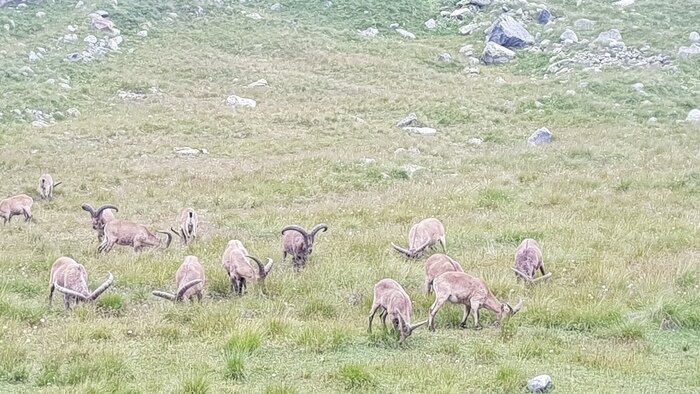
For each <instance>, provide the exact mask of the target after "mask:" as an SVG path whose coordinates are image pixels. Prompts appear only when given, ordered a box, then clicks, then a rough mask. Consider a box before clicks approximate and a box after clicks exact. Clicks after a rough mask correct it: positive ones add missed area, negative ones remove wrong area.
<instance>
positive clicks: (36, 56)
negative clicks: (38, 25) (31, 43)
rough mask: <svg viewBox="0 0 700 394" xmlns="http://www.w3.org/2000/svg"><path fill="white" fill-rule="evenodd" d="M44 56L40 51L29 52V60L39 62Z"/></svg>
mask: <svg viewBox="0 0 700 394" xmlns="http://www.w3.org/2000/svg"><path fill="white" fill-rule="evenodd" d="M41 58H42V56H41V54H39V53H36V52H34V51H31V52H29V61H30V62H38V61H39V60H41Z"/></svg>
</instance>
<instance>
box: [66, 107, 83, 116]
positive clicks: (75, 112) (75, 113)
mask: <svg viewBox="0 0 700 394" xmlns="http://www.w3.org/2000/svg"><path fill="white" fill-rule="evenodd" d="M66 113H67V114H68V115H69V116H72V117H74V118H77V117H78V116H80V111H78V109H77V108H68V110H67V111H66Z"/></svg>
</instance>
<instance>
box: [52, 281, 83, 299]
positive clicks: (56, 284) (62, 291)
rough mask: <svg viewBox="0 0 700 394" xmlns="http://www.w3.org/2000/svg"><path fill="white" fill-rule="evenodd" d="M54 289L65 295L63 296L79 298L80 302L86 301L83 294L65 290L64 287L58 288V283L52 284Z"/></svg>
mask: <svg viewBox="0 0 700 394" xmlns="http://www.w3.org/2000/svg"><path fill="white" fill-rule="evenodd" d="M54 287H55V288H56V290H58V291H60V292H61V293H63V294H65V295H69V296H73V297H75V298H80V299H81V300H82V301H87V300H88V297H85V295H84V294H81V293H78V292H77V291H75V290H71V289H66V288H65V287H62V286H60V285H59V284H58V283H54Z"/></svg>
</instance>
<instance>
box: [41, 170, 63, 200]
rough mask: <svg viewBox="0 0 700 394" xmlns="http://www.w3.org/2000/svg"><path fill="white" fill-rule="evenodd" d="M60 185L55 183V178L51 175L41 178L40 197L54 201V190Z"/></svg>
mask: <svg viewBox="0 0 700 394" xmlns="http://www.w3.org/2000/svg"><path fill="white" fill-rule="evenodd" d="M60 184H61V182H56V183H53V177H52V176H51V175H49V174H44V175H42V176H41V177H39V189H38V191H39V196H40V197H41V198H42V199H49V200H53V188H54V187H56V186H58V185H60Z"/></svg>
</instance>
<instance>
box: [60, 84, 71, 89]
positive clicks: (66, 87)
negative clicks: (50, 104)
mask: <svg viewBox="0 0 700 394" xmlns="http://www.w3.org/2000/svg"><path fill="white" fill-rule="evenodd" d="M58 86H60V87H61V88H63V89H66V90H71V87H70V85H68V84H67V83H59V84H58Z"/></svg>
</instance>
